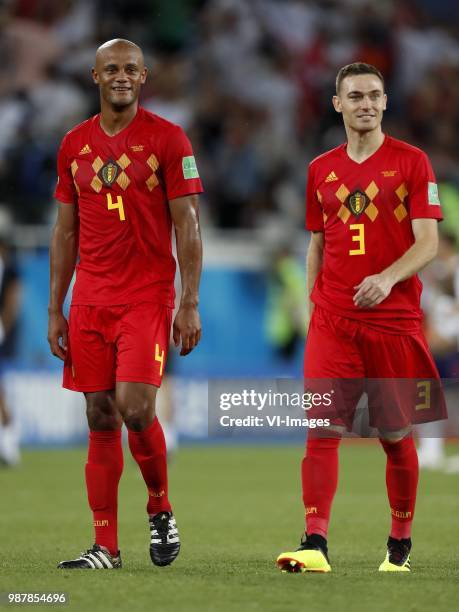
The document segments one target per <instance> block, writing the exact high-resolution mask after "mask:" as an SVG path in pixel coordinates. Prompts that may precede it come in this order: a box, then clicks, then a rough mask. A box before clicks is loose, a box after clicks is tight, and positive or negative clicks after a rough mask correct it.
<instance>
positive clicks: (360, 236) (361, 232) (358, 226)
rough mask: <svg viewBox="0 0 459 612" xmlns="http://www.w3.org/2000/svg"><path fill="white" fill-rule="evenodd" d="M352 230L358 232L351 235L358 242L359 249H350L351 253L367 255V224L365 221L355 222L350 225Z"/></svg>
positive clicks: (353, 240)
mask: <svg viewBox="0 0 459 612" xmlns="http://www.w3.org/2000/svg"><path fill="white" fill-rule="evenodd" d="M349 229H350V230H351V231H355V232H356V233H355V234H353V235H352V236H351V240H352V242H357V243H358V245H359V248H358V249H350V250H349V255H365V226H364V224H363V223H354V224H353V225H350V226H349Z"/></svg>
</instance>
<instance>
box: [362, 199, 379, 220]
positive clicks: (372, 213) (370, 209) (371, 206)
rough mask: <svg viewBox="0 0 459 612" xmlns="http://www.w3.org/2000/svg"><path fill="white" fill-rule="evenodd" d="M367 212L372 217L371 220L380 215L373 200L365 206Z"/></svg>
mask: <svg viewBox="0 0 459 612" xmlns="http://www.w3.org/2000/svg"><path fill="white" fill-rule="evenodd" d="M365 214H366V215H367V217H368V218H369V219H370V221H374V220H375V219H376V217H377V216H378V209H377V208H376V206H375V205H374V204H373V202H370V203H369V204H368V206H367V207H366V208H365Z"/></svg>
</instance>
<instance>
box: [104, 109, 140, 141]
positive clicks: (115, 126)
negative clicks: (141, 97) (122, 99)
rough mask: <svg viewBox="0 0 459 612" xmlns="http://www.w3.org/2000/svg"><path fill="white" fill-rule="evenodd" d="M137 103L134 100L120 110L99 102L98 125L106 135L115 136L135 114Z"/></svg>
mask: <svg viewBox="0 0 459 612" xmlns="http://www.w3.org/2000/svg"><path fill="white" fill-rule="evenodd" d="M137 109H138V103H137V102H135V103H134V104H131V105H130V106H126V107H124V108H122V109H121V110H116V109H114V108H113V107H111V106H109V105H108V104H104V103H102V104H101V109H100V127H101V128H102V130H103V131H104V132H105V133H106V134H107V135H108V136H116V134H118V133H119V132H121V130H124V128H125V127H126V126H127V125H129V124H130V123H131V121H132V120H133V119H134V117H135V116H136V114H137Z"/></svg>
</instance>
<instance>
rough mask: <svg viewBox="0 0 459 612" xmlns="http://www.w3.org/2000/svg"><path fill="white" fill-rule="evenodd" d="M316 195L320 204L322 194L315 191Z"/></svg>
mask: <svg viewBox="0 0 459 612" xmlns="http://www.w3.org/2000/svg"><path fill="white" fill-rule="evenodd" d="M316 194H317V199H318V200H319V202H320V203H321V204H322V194H321V193H320V191H319V190H318V189H317V191H316Z"/></svg>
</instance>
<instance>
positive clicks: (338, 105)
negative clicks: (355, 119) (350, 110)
mask: <svg viewBox="0 0 459 612" xmlns="http://www.w3.org/2000/svg"><path fill="white" fill-rule="evenodd" d="M332 102H333V108H334V109H335V111H336V112H337V113H340V112H341V100H340V99H339V97H338V96H333V98H332Z"/></svg>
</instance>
